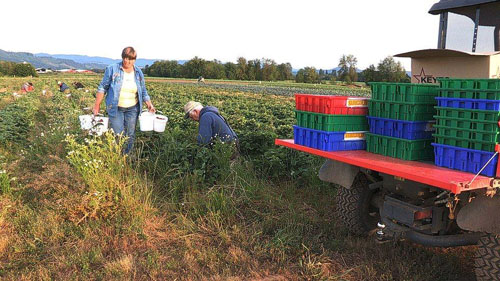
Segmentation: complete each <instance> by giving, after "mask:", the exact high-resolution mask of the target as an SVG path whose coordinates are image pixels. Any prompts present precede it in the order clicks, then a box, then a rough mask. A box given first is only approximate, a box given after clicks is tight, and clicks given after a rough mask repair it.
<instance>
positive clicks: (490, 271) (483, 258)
mask: <svg viewBox="0 0 500 281" xmlns="http://www.w3.org/2000/svg"><path fill="white" fill-rule="evenodd" d="M477 245H478V248H477V252H476V258H475V261H474V267H475V270H476V278H477V281H487V280H500V238H499V237H497V235H494V234H486V235H484V236H483V237H481V239H479V242H478V244H477Z"/></svg>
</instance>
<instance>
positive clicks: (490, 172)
mask: <svg viewBox="0 0 500 281" xmlns="http://www.w3.org/2000/svg"><path fill="white" fill-rule="evenodd" d="M432 145H433V146H434V155H435V156H434V157H435V158H434V163H435V164H436V166H439V167H446V168H450V169H455V170H460V171H464V172H469V173H473V174H477V173H478V172H479V170H481V168H482V167H483V166H484V165H485V164H486V162H488V160H490V158H491V157H492V156H493V155H494V154H495V153H494V152H487V151H481V150H475V149H468V148H462V147H456V146H450V145H444V144H437V143H433V144H432ZM497 163H498V155H496V156H495V157H494V158H493V160H491V162H490V163H489V164H488V166H486V168H485V169H484V170H483V171H482V172H481V175H484V176H487V177H493V176H495V174H496V169H497Z"/></svg>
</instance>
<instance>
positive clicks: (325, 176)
mask: <svg viewBox="0 0 500 281" xmlns="http://www.w3.org/2000/svg"><path fill="white" fill-rule="evenodd" d="M359 171H360V170H359V167H357V166H353V165H350V164H346V163H343V162H338V161H335V160H330V159H328V160H326V161H325V163H324V164H323V166H321V169H320V170H319V179H320V180H322V181H326V182H331V183H334V184H338V185H340V186H343V187H345V188H347V189H350V188H351V186H352V183H353V181H354V178H355V177H356V175H357V174H358V173H359Z"/></svg>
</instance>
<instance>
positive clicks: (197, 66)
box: [144, 57, 294, 81]
mask: <svg viewBox="0 0 500 281" xmlns="http://www.w3.org/2000/svg"><path fill="white" fill-rule="evenodd" d="M144 73H145V74H147V75H149V76H154V77H172V78H198V77H200V76H202V77H204V78H209V79H230V80H258V81H283V80H292V79H293V78H294V77H293V73H292V65H291V64H290V63H282V64H278V63H276V62H275V61H274V60H271V59H254V60H248V61H247V60H246V59H245V58H243V57H240V58H238V60H237V61H236V63H232V62H227V63H222V62H221V61H218V60H213V61H207V60H204V59H202V58H198V57H194V58H193V59H191V60H189V61H187V62H185V63H184V64H179V63H178V62H177V61H175V60H166V61H156V62H155V63H153V65H151V66H149V65H146V66H145V67H144Z"/></svg>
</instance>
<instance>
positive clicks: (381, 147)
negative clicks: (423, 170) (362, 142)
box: [365, 133, 434, 160]
mask: <svg viewBox="0 0 500 281" xmlns="http://www.w3.org/2000/svg"><path fill="white" fill-rule="evenodd" d="M365 137H366V150H367V151H368V152H372V153H376V154H382V155H385V156H389V157H394V158H399V159H403V160H429V159H433V158H434V147H433V146H432V145H431V143H432V142H433V139H424V140H407V139H400V138H393V137H388V136H382V135H376V134H371V133H365Z"/></svg>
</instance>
